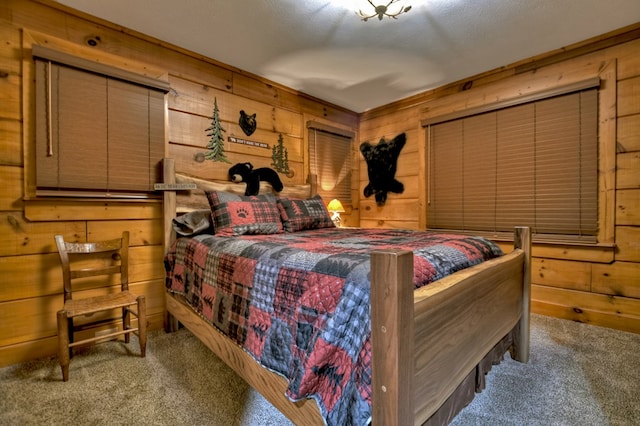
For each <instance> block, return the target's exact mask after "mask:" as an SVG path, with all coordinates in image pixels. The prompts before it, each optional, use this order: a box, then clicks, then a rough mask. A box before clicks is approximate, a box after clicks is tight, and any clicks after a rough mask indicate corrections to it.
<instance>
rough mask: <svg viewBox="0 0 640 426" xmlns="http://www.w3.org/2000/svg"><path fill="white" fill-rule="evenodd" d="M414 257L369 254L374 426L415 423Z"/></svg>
mask: <svg viewBox="0 0 640 426" xmlns="http://www.w3.org/2000/svg"><path fill="white" fill-rule="evenodd" d="M413 346H414V313H413V253H412V252H410V251H396V252H394V251H378V252H373V253H372V254H371V350H372V365H373V367H372V368H373V371H372V393H373V394H372V417H373V420H372V423H373V424H375V425H408V424H413V422H414V403H413V398H414V394H413V375H414V368H413V364H414V353H413V350H414V349H413Z"/></svg>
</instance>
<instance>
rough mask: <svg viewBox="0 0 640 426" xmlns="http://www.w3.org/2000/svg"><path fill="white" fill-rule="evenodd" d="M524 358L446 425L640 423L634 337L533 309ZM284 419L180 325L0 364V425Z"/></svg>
mask: <svg viewBox="0 0 640 426" xmlns="http://www.w3.org/2000/svg"><path fill="white" fill-rule="evenodd" d="M531 331H532V337H531V360H530V362H529V363H528V364H521V363H518V362H516V361H513V360H511V359H510V358H509V356H508V355H507V356H506V358H505V360H504V361H503V362H502V363H501V364H500V365H498V366H494V367H493V370H492V371H491V372H490V373H489V375H488V380H487V388H486V389H485V390H484V391H483V392H482V393H480V394H478V395H476V397H475V399H474V400H473V402H472V403H471V404H470V405H469V406H468V407H466V408H465V409H464V410H463V411H462V412H461V413H460V414H459V415H458V416H457V417H456V418H455V419H454V421H453V423H452V425H455V426H461V425H567V426H570V425H576V426H577V425H612V426H617V425H624V426H626V425H640V335H636V334H631V333H624V332H620V331H615V330H609V329H605V328H601V327H594V326H588V325H585V324H579V323H574V322H570V321H564V320H559V319H554V318H547V317H543V316H539V315H533V316H532V328H531ZM61 424H73V425H124V424H128V425H214V426H216V425H220V426H222V425H225V426H226V425H252V426H253V425H257V426H261V425H287V424H290V423H289V422H288V421H287V419H286V418H284V417H283V416H282V415H281V414H280V413H279V412H278V411H277V410H276V409H275V408H273V407H272V406H271V405H270V404H269V403H268V402H266V400H264V398H262V397H261V396H260V395H259V394H257V393H256V392H255V391H253V390H252V389H251V388H249V387H248V386H247V385H246V384H245V383H244V382H243V381H242V380H241V379H239V378H238V377H237V376H236V375H235V374H234V373H233V372H232V371H231V370H230V369H229V368H228V367H226V366H225V365H224V364H222V362H221V361H219V360H218V358H217V357H216V356H214V355H213V354H212V353H211V352H210V351H209V350H208V349H207V348H206V347H205V346H204V345H203V344H201V343H200V342H199V341H198V340H197V339H196V338H195V337H193V335H191V334H190V333H189V332H188V331H186V330H180V331H179V332H177V333H172V334H165V333H164V332H162V331H157V332H153V333H151V335H150V339H149V343H148V347H147V357H146V358H140V357H139V356H138V347H137V341H132V342H131V343H130V344H129V345H125V344H123V343H119V342H110V343H106V344H101V345H97V346H94V347H91V348H87V349H84V350H80V351H79V353H77V355H76V356H75V357H74V358H73V359H72V361H71V369H70V381H69V382H67V383H64V382H62V378H61V372H60V367H59V365H58V362H57V359H56V358H48V359H43V360H39V361H34V362H28V363H24V364H20V365H15V366H10V367H5V368H2V369H0V425H61Z"/></svg>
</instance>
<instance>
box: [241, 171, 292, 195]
mask: <svg viewBox="0 0 640 426" xmlns="http://www.w3.org/2000/svg"><path fill="white" fill-rule="evenodd" d="M229 179H230V180H231V181H232V182H236V183H240V182H245V183H246V184H247V188H246V189H245V191H244V195H258V192H260V181H265V182H267V183H269V184H271V186H272V187H273V190H274V191H276V192H280V191H282V188H284V185H283V184H282V181H281V180H280V176H278V173H277V172H276V171H275V170H273V169H270V168H269V167H258V168H257V169H254V168H253V164H251V163H238V164H235V165H233V166H231V168H230V169H229Z"/></svg>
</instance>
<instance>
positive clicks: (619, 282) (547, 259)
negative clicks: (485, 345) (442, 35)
mask: <svg viewBox="0 0 640 426" xmlns="http://www.w3.org/2000/svg"><path fill="white" fill-rule="evenodd" d="M596 76H598V77H600V78H601V81H602V86H601V93H600V112H599V116H600V117H599V122H600V125H599V126H600V130H599V138H600V142H599V143H600V153H599V156H600V159H599V169H600V177H599V180H600V183H599V203H600V208H599V211H600V231H599V232H600V234H599V241H601V242H603V243H604V244H602V245H599V246H596V247H580V246H568V245H540V244H534V248H533V256H534V259H533V276H532V283H533V290H532V299H533V300H532V310H533V312H536V313H541V314H545V315H549V316H554V317H560V318H566V319H570V320H575V321H580V322H584V323H589V324H595V325H599V326H605V327H611V328H616V329H620V330H626V331H631V332H635V333H640V25H638V24H636V25H633V26H631V27H628V28H624V29H621V30H619V31H616V32H613V33H611V34H607V35H603V36H601V37H598V38H595V39H593V40H588V41H585V42H582V43H579V44H576V45H575V46H569V47H567V48H564V49H562V50H559V51H557V52H550V53H548V54H546V55H541V56H540V57H536V58H531V59H529V60H526V61H522V62H520V63H517V64H513V65H511V66H505V67H502V68H500V69H499V70H495V71H491V72H487V73H484V74H482V75H477V76H472V77H469V78H468V79H465V80H464V81H460V82H457V83H455V84H451V85H447V86H445V87H441V88H439V89H436V90H433V91H430V92H426V93H422V94H420V95H417V96H414V97H412V98H409V99H405V100H402V101H399V102H396V103H393V104H389V105H386V106H384V107H381V108H378V109H375V110H372V111H369V112H366V113H364V114H362V115H361V117H360V138H361V140H370V141H377V140H379V138H380V137H385V138H387V139H388V138H392V137H393V136H395V135H396V134H398V133H400V132H406V133H407V144H406V146H405V148H404V149H403V151H402V153H401V154H400V158H399V161H398V173H397V176H398V178H399V180H400V181H401V182H403V183H404V185H405V188H406V190H405V192H404V193H403V194H399V195H397V194H391V195H390V197H389V200H388V201H387V204H386V205H385V206H384V207H378V206H376V205H375V202H373V201H372V200H370V199H361V200H360V224H361V225H362V226H382V227H392V228H415V229H422V228H425V227H426V223H427V222H426V220H427V217H426V214H427V213H426V210H427V209H426V203H427V201H426V200H427V188H426V168H425V164H426V158H427V153H426V148H425V146H426V135H425V130H424V129H423V128H422V127H421V125H420V122H421V120H423V119H425V118H428V117H432V116H439V115H443V114H446V113H450V112H453V111H460V110H464V109H465V108H471V107H475V106H481V105H483V104H486V103H491V102H496V101H499V100H505V99H511V98H517V97H518V96H521V95H526V94H527V93H533V92H539V91H544V90H547V89H551V88H553V87H557V86H561V85H565V84H567V83H570V82H573V81H580V80H584V79H587V78H589V77H596ZM363 163H364V161H362V160H361V165H360V170H361V172H360V188H363V187H364V185H365V184H366V181H367V176H366V168H365V167H364V164H363ZM505 248H508V247H506V246H505Z"/></svg>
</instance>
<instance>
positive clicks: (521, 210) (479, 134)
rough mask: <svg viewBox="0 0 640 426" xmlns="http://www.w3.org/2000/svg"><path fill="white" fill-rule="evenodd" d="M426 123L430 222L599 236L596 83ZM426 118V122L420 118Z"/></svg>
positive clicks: (552, 236)
mask: <svg viewBox="0 0 640 426" xmlns="http://www.w3.org/2000/svg"><path fill="white" fill-rule="evenodd" d="M593 84H595V83H594V82H593V81H591V82H589V83H588V84H586V85H587V86H589V87H587V88H581V89H580V90H578V91H571V92H570V93H562V94H556V95H555V96H552V97H547V98H543V99H536V100H535V101H529V102H527V103H523V104H518V105H512V106H508V107H502V108H500V109H494V110H490V111H483V112H479V113H476V114H473V115H466V116H463V117H454V118H451V119H447V118H446V117H445V120H438V119H436V120H432V121H431V122H430V123H426V124H427V140H428V143H429V147H428V155H429V161H428V164H429V170H428V180H429V182H428V186H427V187H428V214H427V224H428V227H429V228H433V229H450V230H462V231H470V232H478V233H489V234H492V235H496V234H500V233H503V232H504V233H505V234H509V233H511V232H512V229H513V227H514V226H517V225H527V226H530V227H531V228H532V230H533V233H534V237H535V238H536V239H537V240H539V241H575V242H588V243H595V242H596V236H597V231H598V226H597V225H598V223H597V221H598V200H597V198H598V113H597V111H598V90H597V88H593V87H591V86H592V85H593ZM423 124H425V123H423Z"/></svg>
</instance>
